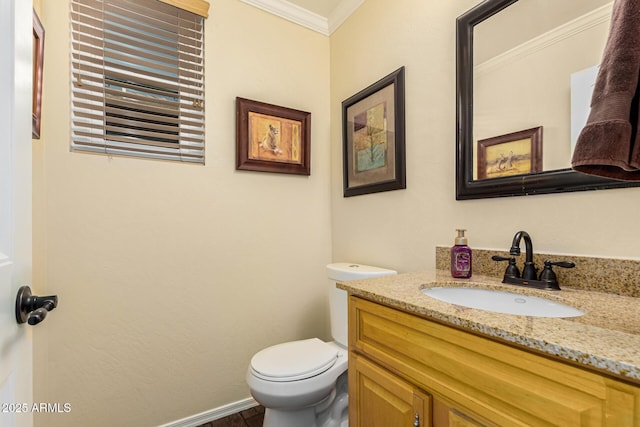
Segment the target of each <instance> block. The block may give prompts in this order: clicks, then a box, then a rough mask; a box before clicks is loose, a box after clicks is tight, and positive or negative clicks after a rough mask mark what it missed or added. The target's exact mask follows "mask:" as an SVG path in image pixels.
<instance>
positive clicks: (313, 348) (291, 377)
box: [251, 338, 338, 382]
mask: <svg viewBox="0 0 640 427" xmlns="http://www.w3.org/2000/svg"><path fill="white" fill-rule="evenodd" d="M337 358H338V350H337V349H336V348H335V347H334V346H330V345H328V344H327V343H325V342H323V341H321V340H319V339H318V338H311V339H308V340H302V341H293V342H287V343H284V344H278V345H274V346H272V347H269V348H265V349H264V350H262V351H259V352H258V353H256V354H255V355H254V356H253V358H252V359H251V370H252V372H253V374H254V375H255V376H257V377H258V378H262V379H263V380H267V381H275V382H288V381H298V380H304V379H306V378H310V377H313V376H315V375H319V374H321V373H323V372H325V371H326V370H328V369H329V368H331V367H332V366H333V365H334V364H335V363H336V360H337Z"/></svg>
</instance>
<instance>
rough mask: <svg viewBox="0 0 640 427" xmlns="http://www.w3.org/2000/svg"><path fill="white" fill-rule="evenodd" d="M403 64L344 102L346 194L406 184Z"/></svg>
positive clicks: (344, 185) (359, 193) (390, 188)
mask: <svg viewBox="0 0 640 427" xmlns="http://www.w3.org/2000/svg"><path fill="white" fill-rule="evenodd" d="M404 96H405V79H404V67H400V68H399V69H397V70H396V71H394V72H392V73H391V74H389V75H388V76H386V77H383V78H382V79H380V80H378V81H377V82H375V83H374V84H372V85H370V86H368V87H367V88H365V89H363V90H361V91H360V92H358V93H356V94H355V95H353V96H351V97H350V98H348V99H346V100H345V101H343V102H342V146H343V189H344V193H343V194H344V197H351V196H358V195H362V194H370V193H379V192H382V191H391V190H399V189H404V188H406V173H405V167H406V166H405V162H406V159H405V97H404Z"/></svg>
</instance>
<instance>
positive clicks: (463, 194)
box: [456, 0, 640, 200]
mask: <svg viewBox="0 0 640 427" xmlns="http://www.w3.org/2000/svg"><path fill="white" fill-rule="evenodd" d="M612 3H613V2H612V1H611V0H565V1H562V2H558V1H557V0H485V1H483V2H481V3H479V4H478V5H477V6H475V7H474V8H472V9H471V10H469V11H468V12H466V13H464V14H463V15H461V16H460V17H458V19H457V21H456V36H457V39H456V61H457V63H456V65H457V68H456V74H457V76H456V79H457V80H456V83H457V89H456V106H457V112H456V113H457V141H456V199H457V200H464V199H479V198H490V197H503V196H522V195H533V194H545V193H559V192H568V191H582V190H595V189H605V188H621V187H632V186H639V185H640V183H638V182H635V183H634V182H623V181H616V180H611V179H605V178H600V177H595V176H591V175H585V174H581V173H578V172H575V171H573V170H571V167H570V162H571V155H572V149H573V148H572V147H573V145H574V144H575V140H576V139H577V135H578V134H579V131H580V129H581V127H582V126H584V121H586V117H587V116H588V113H589V102H590V99H591V90H592V84H593V81H595V75H596V73H597V64H598V63H599V61H600V59H601V56H602V51H603V49H604V46H605V42H606V38H607V35H608V30H609V21H610V17H611V8H612Z"/></svg>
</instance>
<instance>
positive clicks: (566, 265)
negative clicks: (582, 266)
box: [544, 260, 576, 268]
mask: <svg viewBox="0 0 640 427" xmlns="http://www.w3.org/2000/svg"><path fill="white" fill-rule="evenodd" d="M547 265H549V267H551V266H552V265H555V266H558V267H562V268H573V267H575V266H576V263H575V262H573V261H555V262H551V261H549V260H546V261H545V262H544V266H545V267H546V266H547Z"/></svg>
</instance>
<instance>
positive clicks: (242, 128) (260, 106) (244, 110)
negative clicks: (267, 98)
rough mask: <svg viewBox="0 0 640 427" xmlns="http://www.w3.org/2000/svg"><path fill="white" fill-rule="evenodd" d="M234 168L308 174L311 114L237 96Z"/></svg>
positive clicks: (309, 165)
mask: <svg viewBox="0 0 640 427" xmlns="http://www.w3.org/2000/svg"><path fill="white" fill-rule="evenodd" d="M236 169H237V170H249V171H258V172H274V173H287V174H295V175H311V113H309V112H306V111H300V110H295V109H292V108H286V107H280V106H277V105H272V104H267V103H265V102H260V101H252V100H250V99H245V98H240V97H237V98H236Z"/></svg>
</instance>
